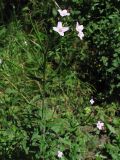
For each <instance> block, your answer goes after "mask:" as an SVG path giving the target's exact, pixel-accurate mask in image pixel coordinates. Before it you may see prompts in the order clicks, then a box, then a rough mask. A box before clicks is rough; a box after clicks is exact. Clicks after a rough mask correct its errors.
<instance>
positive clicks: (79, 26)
mask: <svg viewBox="0 0 120 160" xmlns="http://www.w3.org/2000/svg"><path fill="white" fill-rule="evenodd" d="M83 29H84V26H83V25H79V23H78V22H77V24H76V31H77V32H82V31H83Z"/></svg>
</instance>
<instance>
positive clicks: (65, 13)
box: [58, 9, 70, 17]
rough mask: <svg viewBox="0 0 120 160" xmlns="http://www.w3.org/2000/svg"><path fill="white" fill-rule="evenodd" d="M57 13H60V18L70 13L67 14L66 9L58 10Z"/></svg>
mask: <svg viewBox="0 0 120 160" xmlns="http://www.w3.org/2000/svg"><path fill="white" fill-rule="evenodd" d="M58 12H59V13H60V15H61V16H62V17H64V16H69V15H70V13H68V11H67V10H66V9H64V10H61V9H58Z"/></svg>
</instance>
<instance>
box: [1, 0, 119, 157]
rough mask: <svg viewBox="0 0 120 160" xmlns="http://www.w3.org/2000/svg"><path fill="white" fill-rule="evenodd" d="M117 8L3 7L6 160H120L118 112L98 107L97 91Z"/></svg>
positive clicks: (76, 4) (75, 4)
mask: <svg viewBox="0 0 120 160" xmlns="http://www.w3.org/2000/svg"><path fill="white" fill-rule="evenodd" d="M53 2H54V3H53ZM113 3H114V2H109V5H108V1H107V0H106V1H105V4H104V2H103V1H95V0H92V1H81V0H72V1H67V0H66V1H63V0H61V1H59V4H58V3H57V2H56V1H49V0H46V2H45V1H44V0H41V1H39V0H36V1H29V0H28V1H24V2H23V1H18V2H16V1H11V3H7V1H2V3H1V4H2V5H1V4H0V7H1V8H0V11H2V12H1V13H2V14H1V15H0V17H1V18H0V59H1V62H0V63H1V64H0V160H4V159H6V160H13V159H15V160H21V159H22V160H24V159H25V160H58V159H61V160H86V159H91V160H92V159H96V160H100V159H113V160H116V159H119V148H120V147H119V144H120V143H119V142H120V136H119V132H120V129H119V104H117V103H112V104H99V101H98V99H97V97H96V94H93V90H94V91H95V89H94V88H93V87H92V85H94V84H95V82H96V81H95V80H94V78H93V75H94V71H96V72H97V71H101V70H102V67H101V68H99V66H98V64H97V62H98V61H97V62H96V59H97V58H99V57H100V55H101V54H99V57H98V53H99V52H96V45H95V44H98V46H97V47H99V44H100V48H99V49H101V50H102V43H105V45H106V44H107V43H108V42H107V43H106V41H105V42H104V39H105V40H107V39H108V40H109V38H108V37H106V36H105V35H106V34H105V33H106V32H107V30H109V29H110V30H111V29H112V28H114V27H115V26H114V25H107V24H108V19H112V21H111V22H113V21H114V22H115V23H117V20H118V16H115V14H116V12H118V11H117V9H115V8H116V7H117V5H116V7H115V6H114V7H112V4H113ZM105 5H106V7H107V8H106V9H105V10H104V9H103V8H105ZM109 7H112V11H115V12H114V14H113V15H114V16H112V17H111V16H110V17H109V16H108V15H109V14H111V12H112V11H111V10H109ZM114 9H115V10H114ZM6 10H7V11H9V13H10V14H9V16H8V12H7V13H6V14H4V13H5V12H6ZM107 11H108V12H107ZM96 13H97V15H96ZM104 13H105V14H104ZM105 15H106V16H107V21H105V20H106V18H105ZM6 19H7V21H6ZM103 22H106V23H104V25H103ZM96 25H97V27H96ZM116 26H117V25H116ZM101 27H102V29H101ZM109 27H110V28H109ZM99 30H100V37H99ZM103 33H104V35H103ZM109 33H111V32H109ZM113 33H114V32H113ZM115 33H116V31H115ZM97 36H98V39H97ZM102 36H103V39H102V41H101V40H100V39H99V38H102ZM113 36H114V35H113ZM115 37H118V35H117V34H116V35H115ZM115 37H114V39H115ZM111 38H112V37H111ZM115 42H117V41H116V40H115ZM111 44H114V43H112V42H111ZM114 45H115V44H114ZM92 47H93V48H94V50H93V48H92ZM117 47H118V46H116V48H117ZM104 49H105V50H106V48H104ZM117 49H118V48H117ZM97 51H98V50H97ZM103 54H104V53H103ZM115 59H118V56H117V58H115ZM102 60H103V62H104V64H105V65H106V64H107V62H108V61H107V59H106V58H104V57H103V58H102ZM109 61H110V59H109ZM94 63H96V65H97V70H96V68H94V67H95V65H93V64H94ZM117 65H118V63H117ZM117 65H116V63H114V66H116V67H117ZM93 66H94V67H93ZM91 68H92V69H91ZM90 69H91V72H90ZM99 69H101V70H99ZM104 69H106V68H104ZM102 72H103V73H104V70H102ZM92 73H93V75H92ZM94 76H96V79H97V78H99V75H94ZM117 76H118V74H117ZM92 78H93V79H92ZM100 78H101V77H100ZM103 78H104V77H102V79H103ZM91 79H92V80H93V81H92V82H91V81H90V80H91ZM90 82H91V85H90ZM112 83H113V82H112ZM100 87H101V86H100ZM98 92H99V90H96V93H98Z"/></svg>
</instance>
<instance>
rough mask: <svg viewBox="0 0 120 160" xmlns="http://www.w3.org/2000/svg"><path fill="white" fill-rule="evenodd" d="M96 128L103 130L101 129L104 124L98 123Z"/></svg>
mask: <svg viewBox="0 0 120 160" xmlns="http://www.w3.org/2000/svg"><path fill="white" fill-rule="evenodd" d="M97 128H98V129H99V130H103V129H104V123H103V122H101V121H98V122H97Z"/></svg>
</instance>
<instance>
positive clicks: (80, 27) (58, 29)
mask: <svg viewBox="0 0 120 160" xmlns="http://www.w3.org/2000/svg"><path fill="white" fill-rule="evenodd" d="M58 12H59V14H60V15H61V16H62V17H65V16H69V15H70V13H69V12H68V11H67V10H66V9H64V10H61V9H59V10H58ZM83 29H84V27H83V25H79V23H78V22H77V23H76V31H77V32H78V37H79V38H80V39H81V40H82V39H83V37H84V33H83ZM53 30H54V31H56V32H58V33H59V35H61V36H64V32H66V31H68V30H69V27H63V25H62V22H61V21H59V22H58V24H57V27H53Z"/></svg>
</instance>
